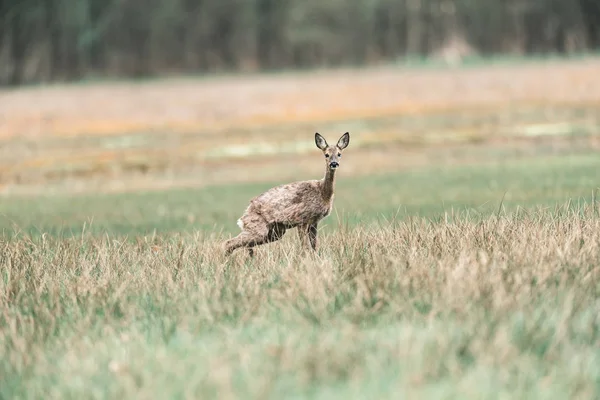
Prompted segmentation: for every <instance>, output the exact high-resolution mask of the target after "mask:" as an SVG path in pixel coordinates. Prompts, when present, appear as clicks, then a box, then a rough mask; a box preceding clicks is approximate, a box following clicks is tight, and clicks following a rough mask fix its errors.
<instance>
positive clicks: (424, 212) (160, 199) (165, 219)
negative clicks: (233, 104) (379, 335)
mask: <svg viewBox="0 0 600 400" xmlns="http://www.w3.org/2000/svg"><path fill="white" fill-rule="evenodd" d="M599 169H600V158H598V157H597V155H595V154H578V155H560V156H537V157H528V158H522V159H514V160H510V161H508V162H506V163H492V164H477V165H466V166H452V167H447V168H443V167H435V168H433V167H429V168H419V169H416V170H414V171H404V172H399V173H393V174H381V175H373V176H366V177H365V176H362V177H345V176H344V171H343V170H342V171H340V174H339V179H338V185H337V191H336V202H335V211H334V213H333V215H332V216H331V217H329V219H328V220H326V221H325V223H324V224H323V225H324V226H325V229H329V230H331V229H337V227H338V226H339V223H340V221H341V222H343V223H349V224H351V225H357V224H365V223H367V224H368V223H371V222H373V221H377V220H384V219H390V218H404V217H407V216H422V217H430V218H436V217H439V216H440V215H442V216H443V215H444V214H445V213H451V212H453V211H454V212H459V211H460V212H464V211H469V212H470V213H471V214H472V215H473V216H478V215H484V216H485V215H489V214H491V213H494V212H497V211H498V208H499V206H500V204H501V203H502V205H503V207H504V209H505V210H507V211H510V210H515V209H516V208H517V207H527V208H529V207H534V206H550V207H551V206H553V205H555V204H556V203H560V204H563V203H566V202H567V201H569V200H571V201H573V202H574V204H576V203H577V202H578V201H580V200H587V201H589V200H591V197H592V192H593V191H594V190H595V189H596V188H597V187H598V186H600V182H599V181H598V174H597V171H598V170H599ZM310 178H313V177H307V179H310ZM281 183H284V182H271V183H260V184H244V185H221V186H211V187H206V188H201V189H177V190H169V191H155V192H146V193H126V194H110V195H107V194H99V195H94V196H91V195H88V196H73V197H64V196H51V197H50V196H47V197H46V196H40V197H21V198H15V197H12V198H11V197H8V198H5V199H2V201H1V202H0V230H2V232H4V234H5V235H11V234H12V233H13V232H14V231H21V232H24V233H26V234H40V233H44V232H45V233H51V234H61V235H65V236H69V235H80V234H81V232H82V231H83V230H84V225H85V226H86V228H85V231H86V232H89V233H92V234H104V233H109V234H111V235H139V234H150V233H153V232H157V233H165V232H182V231H185V232H192V231H195V230H203V231H210V232H224V233H234V232H237V231H238V228H237V225H236V224H235V222H236V220H237V218H239V216H240V215H241V214H242V213H243V211H244V209H245V208H246V206H247V203H248V201H249V200H250V199H251V198H252V197H254V196H256V195H258V194H260V193H261V192H262V191H264V190H266V189H268V188H269V187H271V186H273V185H277V184H281ZM336 214H337V215H336Z"/></svg>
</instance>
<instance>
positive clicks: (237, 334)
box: [0, 209, 600, 399]
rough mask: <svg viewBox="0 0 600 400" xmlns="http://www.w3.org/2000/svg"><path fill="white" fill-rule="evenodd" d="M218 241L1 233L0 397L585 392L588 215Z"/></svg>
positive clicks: (595, 358) (593, 235) (599, 354)
mask: <svg viewBox="0 0 600 400" xmlns="http://www.w3.org/2000/svg"><path fill="white" fill-rule="evenodd" d="M220 239H222V238H218V237H204V236H201V235H196V236H181V235H178V236H169V237H153V238H151V237H149V238H145V239H136V240H134V241H116V240H113V239H111V238H108V237H106V238H103V239H102V238H96V239H94V238H88V237H85V236H83V237H81V238H76V239H69V240H56V239H52V238H50V237H45V236H44V237H41V238H39V239H29V238H25V237H20V238H19V237H17V238H14V239H9V240H4V241H3V242H2V243H1V244H0V247H1V249H0V263H1V265H2V279H0V285H2V286H1V287H0V302H1V303H0V305H1V310H2V313H1V324H2V327H3V328H2V329H1V330H0V360H1V361H0V375H1V376H2V377H3V383H2V385H0V397H2V398H13V397H15V396H20V397H21V398H40V397H43V398H84V397H85V398H104V397H109V398H115V397H121V398H157V397H158V398H213V397H218V398H233V397H244V398H259V397H260V398H264V397H276V398H280V397H282V396H283V395H285V396H292V395H303V396H311V397H317V398H318V397H327V398H335V397H340V398H342V397H344V398H348V397H351V398H356V397H362V398H398V395H401V394H402V393H404V394H407V395H408V397H409V398H411V396H414V397H418V398H423V396H431V397H434V398H492V397H493V398H532V396H535V397H541V398H560V399H564V398H597V396H599V395H600V387H599V386H598V382H600V347H599V346H598V343H599V342H600V312H599V311H600V302H599V300H598V299H599V298H600V286H599V285H598V279H599V278H600V218H598V217H597V216H596V215H594V213H593V212H592V211H591V210H582V209H579V210H576V211H572V210H571V211H567V210H566V209H565V210H564V212H560V210H559V212H552V213H550V212H547V211H539V212H531V213H528V212H524V211H522V212H520V213H517V214H513V215H506V216H492V217H489V218H486V219H484V220H481V221H472V220H469V219H467V218H462V217H455V218H448V219H446V220H442V221H437V222H435V221H434V222H432V221H427V220H424V219H413V220H407V221H403V222H399V221H398V222H390V223H389V224H387V225H386V226H369V227H364V228H362V229H358V230H356V229H352V230H351V229H349V228H348V229H345V230H344V229H342V230H341V231H339V232H335V233H333V234H330V235H324V237H323V238H322V241H321V243H322V245H321V249H320V251H319V253H318V255H316V256H312V255H310V254H306V253H303V251H302V250H301V249H300V248H299V247H298V241H297V240H290V239H288V240H283V241H281V242H278V243H276V244H273V245H269V246H264V247H261V248H260V249H258V251H257V255H256V257H255V259H254V260H249V259H247V258H246V256H245V254H244V253H243V252H240V253H238V254H237V255H234V257H233V258H231V259H227V258H225V257H224V256H223V254H222V250H221V247H220V241H219V240H220ZM293 239H295V238H293Z"/></svg>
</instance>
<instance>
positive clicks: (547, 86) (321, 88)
mask: <svg viewBox="0 0 600 400" xmlns="http://www.w3.org/2000/svg"><path fill="white" fill-rule="evenodd" d="M598 71H600V59H586V60H578V61H552V62H548V63H541V62H536V63H531V64H527V63H526V64H519V65H491V66H489V65H488V66H479V67H469V68H458V69H452V68H442V69H407V68H400V67H390V66H388V67H381V68H370V69H364V70H350V69H346V70H335V71H321V72H313V73H288V74H279V75H258V76H237V77H219V78H206V79H196V78H181V79H165V80H158V81H148V82H144V83H127V82H112V83H111V82H105V83H89V84H80V85H49V86H39V87H29V88H24V89H19V90H4V91H2V92H0V137H8V136H15V135H42V134H58V135H74V134H81V133H90V134H93V133H100V134H109V133H118V134H122V133H126V132H136V131H144V130H156V129H169V130H170V131H173V132H178V131H183V132H189V131H192V132H194V131H203V130H209V129H215V130H218V129H219V128H227V127H232V126H248V125H252V124H255V125H258V126H260V125H261V124H268V123H277V122H278V121H286V122H289V121H292V120H297V121H311V120H312V121H314V120H319V119H343V118H348V117H360V116H369V115H378V114H386V113H389V114H398V113H415V112H419V111H422V110H427V109H431V108H436V107H437V108H444V107H454V108H457V107H481V106H485V105H488V106H493V105H496V104H510V103H515V102H542V103H593V102H598V101H600V79H598V76H599V75H598Z"/></svg>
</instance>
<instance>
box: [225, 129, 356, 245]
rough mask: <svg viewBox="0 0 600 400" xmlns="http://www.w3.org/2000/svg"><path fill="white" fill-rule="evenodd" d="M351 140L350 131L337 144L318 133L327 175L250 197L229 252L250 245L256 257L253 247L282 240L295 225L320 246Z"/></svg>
mask: <svg viewBox="0 0 600 400" xmlns="http://www.w3.org/2000/svg"><path fill="white" fill-rule="evenodd" d="M349 143H350V134H349V133H348V132H346V133H344V134H343V135H342V137H341V138H340V139H339V140H338V142H337V144H336V145H334V146H330V145H328V144H327V141H326V140H325V138H323V136H321V135H320V134H319V133H315V144H316V145H317V147H318V148H319V149H321V150H322V151H323V155H324V156H325V177H324V178H323V179H321V180H310V181H301V182H293V183H288V184H287V185H281V186H277V187H274V188H272V189H270V190H268V191H266V192H265V193H263V194H261V195H259V196H257V197H255V198H253V199H252V200H250V205H248V208H246V211H245V213H244V215H242V217H241V218H240V219H238V221H237V223H238V226H239V227H240V228H241V229H242V232H241V233H240V234H239V235H237V236H236V237H234V238H232V239H229V240H228V241H227V242H225V253H226V254H227V255H229V254H231V253H232V252H233V251H234V250H235V249H237V248H240V247H246V248H248V252H249V253H250V256H251V257H252V256H253V255H254V250H253V247H255V246H259V245H261V244H265V243H270V242H274V241H276V240H279V239H280V238H281V237H282V236H283V235H284V233H285V231H286V230H287V229H291V228H295V227H298V232H299V234H300V238H301V240H302V242H303V243H304V244H305V245H308V244H310V247H311V248H312V249H313V250H316V249H317V224H318V223H319V221H320V220H322V219H323V218H325V217H326V216H328V215H329V213H330V212H331V208H332V206H333V191H334V185H335V171H336V170H337V168H338V167H339V166H340V158H341V157H342V151H343V150H344V149H345V148H346V147H348V144H349ZM307 239H308V243H307Z"/></svg>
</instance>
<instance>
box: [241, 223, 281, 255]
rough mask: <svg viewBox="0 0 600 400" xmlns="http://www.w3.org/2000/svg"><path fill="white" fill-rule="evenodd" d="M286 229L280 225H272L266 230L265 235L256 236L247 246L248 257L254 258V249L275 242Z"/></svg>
mask: <svg viewBox="0 0 600 400" xmlns="http://www.w3.org/2000/svg"><path fill="white" fill-rule="evenodd" d="M285 231H286V227H285V226H284V225H282V224H274V225H272V226H270V227H268V228H267V234H266V235H262V234H261V235H258V236H256V240H254V241H253V242H252V243H249V244H248V245H247V248H248V254H249V255H250V257H254V247H256V246H260V245H261V244H265V243H271V242H275V241H277V240H279V239H281V237H282V236H283V235H284V234H285Z"/></svg>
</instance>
